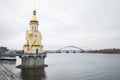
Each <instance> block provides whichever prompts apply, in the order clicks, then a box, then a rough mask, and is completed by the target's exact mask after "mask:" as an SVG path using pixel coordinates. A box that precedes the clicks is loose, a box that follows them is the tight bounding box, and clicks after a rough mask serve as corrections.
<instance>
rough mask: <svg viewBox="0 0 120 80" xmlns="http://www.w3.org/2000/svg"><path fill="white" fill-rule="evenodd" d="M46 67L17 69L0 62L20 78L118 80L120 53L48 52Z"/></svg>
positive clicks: (39, 79) (42, 79)
mask: <svg viewBox="0 0 120 80" xmlns="http://www.w3.org/2000/svg"><path fill="white" fill-rule="evenodd" d="M45 63H46V64H48V67H46V68H41V69H18V68H15V62H0V64H3V65H5V66H6V67H7V68H8V69H9V70H11V71H12V72H13V73H15V74H16V75H17V76H18V77H20V78H21V79H22V80H120V54H92V53H89V54H87V53H78V54H77V53H69V54H48V55H47V58H46V60H45Z"/></svg>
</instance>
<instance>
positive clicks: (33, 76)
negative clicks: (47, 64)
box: [21, 68, 46, 80]
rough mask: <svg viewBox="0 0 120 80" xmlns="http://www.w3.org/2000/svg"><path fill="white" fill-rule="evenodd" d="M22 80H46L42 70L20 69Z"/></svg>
mask: <svg viewBox="0 0 120 80" xmlns="http://www.w3.org/2000/svg"><path fill="white" fill-rule="evenodd" d="M21 77H22V80H46V75H45V71H44V68H39V69H26V68H24V69H21Z"/></svg>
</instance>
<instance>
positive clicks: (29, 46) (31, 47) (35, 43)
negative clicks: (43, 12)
mask: <svg viewBox="0 0 120 80" xmlns="http://www.w3.org/2000/svg"><path fill="white" fill-rule="evenodd" d="M29 25H30V29H29V30H27V31H26V42H25V44H24V46H23V50H24V53H25V54H41V53H43V45H42V43H41V41H42V34H41V32H39V30H38V26H39V22H38V20H37V16H36V9H34V10H33V16H32V18H31V20H30V24H29Z"/></svg>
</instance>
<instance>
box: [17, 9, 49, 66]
mask: <svg viewBox="0 0 120 80" xmlns="http://www.w3.org/2000/svg"><path fill="white" fill-rule="evenodd" d="M38 25H39V22H38V20H37V17H36V10H35V9H34V10H33V16H32V19H31V20H30V29H29V30H27V31H26V42H25V44H24V46H23V50H24V54H23V55H21V56H20V58H21V60H22V63H21V65H19V66H17V67H18V68H40V67H47V66H48V65H46V64H44V62H45V58H46V57H47V53H46V52H43V45H42V43H41V41H42V35H41V32H39V30H38Z"/></svg>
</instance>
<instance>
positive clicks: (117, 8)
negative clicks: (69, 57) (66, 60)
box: [0, 0, 120, 50]
mask: <svg viewBox="0 0 120 80" xmlns="http://www.w3.org/2000/svg"><path fill="white" fill-rule="evenodd" d="M35 6H36V10H37V17H38V20H39V31H40V32H42V37H43V40H42V44H43V46H44V49H45V50H56V49H59V48H62V47H65V46H77V47H80V48H82V49H104V48H120V0H0V46H6V47H8V48H9V49H23V44H24V43H25V36H26V35H25V34H26V31H27V30H29V29H30V26H29V21H30V19H31V17H32V12H33V9H34V7H35Z"/></svg>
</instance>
